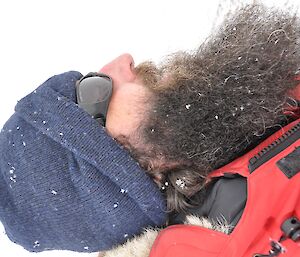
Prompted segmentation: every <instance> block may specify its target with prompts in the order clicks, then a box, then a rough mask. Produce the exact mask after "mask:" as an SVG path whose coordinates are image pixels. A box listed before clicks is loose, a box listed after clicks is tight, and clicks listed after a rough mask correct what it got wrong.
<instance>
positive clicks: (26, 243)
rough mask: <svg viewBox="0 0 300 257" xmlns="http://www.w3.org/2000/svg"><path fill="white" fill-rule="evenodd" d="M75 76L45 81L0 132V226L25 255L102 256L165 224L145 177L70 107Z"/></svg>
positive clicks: (159, 197)
mask: <svg viewBox="0 0 300 257" xmlns="http://www.w3.org/2000/svg"><path fill="white" fill-rule="evenodd" d="M81 77H82V75H81V74H80V73H78V72H75V71H72V72H67V73H64V74H61V75H57V76H54V77H52V78H50V79H49V80H47V81H46V82H45V83H44V84H42V85H41V86H40V87H39V88H37V89H36V90H35V91H34V92H32V93H31V94H29V95H28V96H26V97H25V98H23V99H22V100H21V101H19V102H18V104H17V106H16V108H15V111H16V112H15V113H14V114H13V115H12V117H11V118H10V119H9V120H8V121H7V123H6V124H5V125H4V127H3V129H2V131H1V133H0V221H1V222H2V223H3V225H4V227H5V230H6V233H7V235H8V237H9V238H10V239H11V240H12V241H13V242H15V243H17V244H20V245H22V246H23V247H24V248H25V249H27V250H28V251H34V252H40V251H45V250H51V249H56V250H72V251H78V252H95V251H102V250H106V249H110V248H111V247H113V246H114V245H116V244H120V243H123V242H124V241H126V239H128V238H130V237H132V236H133V235H134V234H137V233H139V232H141V231H142V229H143V228H145V227H147V226H160V225H162V224H164V222H165V219H166V213H165V200H164V198H163V197H162V195H161V193H160V191H159V189H158V188H157V187H156V185H155V184H154V183H153V181H152V180H151V179H150V177H148V175H146V173H145V171H143V170H142V169H141V168H140V167H139V166H138V164H137V163H136V162H135V161H134V160H133V159H132V158H131V157H130V155H129V154H128V152H127V151H126V150H124V149H122V148H121V147H120V146H119V145H118V144H117V143H116V142H115V141H114V140H113V139H112V138H111V137H109V136H108V135H107V134H106V132H105V130H104V129H103V127H101V126H99V124H98V123H97V121H95V120H94V119H92V118H91V117H90V116H89V115H88V114H87V113H86V112H84V111H83V110H82V109H81V108H79V107H78V105H77V104H76V97H75V82H76V81H77V80H78V79H80V78H81ZM121 125H122V124H120V126H121Z"/></svg>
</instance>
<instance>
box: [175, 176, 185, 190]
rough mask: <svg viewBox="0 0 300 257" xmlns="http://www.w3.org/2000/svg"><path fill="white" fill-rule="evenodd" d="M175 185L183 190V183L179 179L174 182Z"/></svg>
mask: <svg viewBox="0 0 300 257" xmlns="http://www.w3.org/2000/svg"><path fill="white" fill-rule="evenodd" d="M176 185H177V186H178V187H180V188H185V182H184V181H183V180H182V179H181V178H178V179H177V180H176Z"/></svg>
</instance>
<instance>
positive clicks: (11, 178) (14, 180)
mask: <svg viewBox="0 0 300 257" xmlns="http://www.w3.org/2000/svg"><path fill="white" fill-rule="evenodd" d="M9 179H10V180H11V181H12V182H14V183H16V182H17V180H16V178H14V177H9Z"/></svg>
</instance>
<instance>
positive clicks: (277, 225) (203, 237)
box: [150, 119, 300, 257]
mask: <svg viewBox="0 0 300 257" xmlns="http://www.w3.org/2000/svg"><path fill="white" fill-rule="evenodd" d="M299 172H300V119H298V120H296V121H294V122H293V123H291V124H289V125H287V126H286V127H284V128H283V129H281V130H279V131H278V132H276V133H275V134H273V135H272V136H271V137H269V138H268V139H266V140H265V141H264V142H262V143H261V144H260V145H258V146H257V147H256V148H254V149H253V150H251V151H250V152H248V153H247V154H246V155H244V156H242V157H240V158H238V159H237V160H235V161H233V162H231V163H230V164H228V165H226V166H224V167H222V168H220V169H218V170H216V171H214V172H213V173H212V175H211V177H218V176H222V175H223V174H224V173H238V174H240V175H242V176H244V177H246V178H247V185H248V194H247V195H248V198H247V203H246V207H245V209H244V212H243V215H242V217H241V219H240V221H239V222H238V224H237V226H236V227H235V229H234V230H233V232H232V233H231V234H229V235H226V234H223V233H221V232H217V231H213V230H210V229H206V228H202V227H198V226H192V225H175V226H170V227H168V228H166V229H164V230H163V231H162V232H161V233H160V234H159V236H158V237H157V239H156V241H155V243H154V245H153V247H152V250H151V253H150V257H183V256H184V257H243V256H245V257H246V256H247V257H250V256H255V254H262V255H261V256H269V255H268V254H269V252H270V250H271V252H272V251H273V252H274V251H275V252H276V251H278V255H270V256H285V257H290V256H293V257H295V256H300V222H298V220H297V218H298V219H299V220H300V173H299ZM291 217H295V218H292V219H289V218H291ZM283 224H284V228H281V226H282V225H283ZM298 233H299V237H298ZM289 236H293V237H294V240H293V239H292V238H290V237H289ZM298 239H299V240H298ZM263 254H265V255H263ZM257 256H260V255H257Z"/></svg>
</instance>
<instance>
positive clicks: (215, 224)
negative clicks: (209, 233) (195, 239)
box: [184, 215, 233, 234]
mask: <svg viewBox="0 0 300 257" xmlns="http://www.w3.org/2000/svg"><path fill="white" fill-rule="evenodd" d="M184 224H188V225H195V226H200V227H204V228H208V229H211V230H215V231H219V232H222V233H224V234H229V233H230V231H231V230H232V229H233V226H231V225H230V224H228V222H227V221H226V220H225V219H224V220H217V221H215V220H212V219H208V218H205V217H198V216H195V215H189V216H187V217H186V221H185V222H184Z"/></svg>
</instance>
